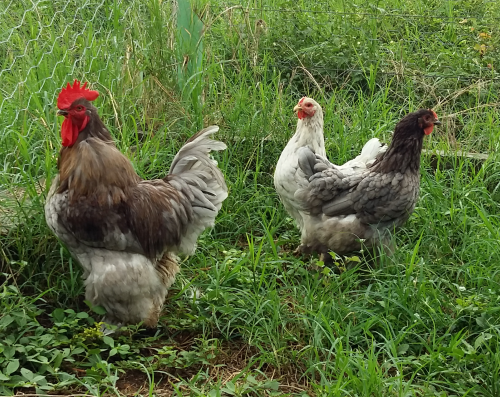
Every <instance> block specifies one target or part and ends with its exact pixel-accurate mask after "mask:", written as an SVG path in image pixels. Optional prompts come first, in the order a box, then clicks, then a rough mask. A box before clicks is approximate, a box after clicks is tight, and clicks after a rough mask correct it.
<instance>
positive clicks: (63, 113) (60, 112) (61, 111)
mask: <svg viewBox="0 0 500 397" xmlns="http://www.w3.org/2000/svg"><path fill="white" fill-rule="evenodd" d="M57 115H58V116H64V117H66V116H67V115H68V112H67V111H66V110H62V109H60V110H58V111H57Z"/></svg>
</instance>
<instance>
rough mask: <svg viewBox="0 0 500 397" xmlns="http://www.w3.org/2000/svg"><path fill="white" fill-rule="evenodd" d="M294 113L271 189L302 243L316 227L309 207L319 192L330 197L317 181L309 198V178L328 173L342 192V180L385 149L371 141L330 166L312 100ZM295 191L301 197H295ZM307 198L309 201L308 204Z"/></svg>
mask: <svg viewBox="0 0 500 397" xmlns="http://www.w3.org/2000/svg"><path fill="white" fill-rule="evenodd" d="M294 111H296V112H297V115H298V118H299V119H298V121H297V129H296V132H295V134H294V135H293V136H292V138H291V139H290V140H289V142H288V144H287V145H286V147H285V149H284V150H283V152H282V153H281V156H280V158H279V160H278V163H277V165H276V171H275V173H274V186H275V188H276V192H277V193H278V195H279V197H280V199H281V201H282V203H283V205H284V207H285V209H286V211H287V212H288V214H290V216H291V217H292V218H293V219H294V220H295V221H296V222H297V225H298V227H299V229H300V230H301V232H302V236H303V237H302V240H304V239H305V236H308V235H310V233H311V228H313V229H314V228H315V227H316V226H318V225H315V222H318V221H317V219H316V217H317V214H315V213H312V212H311V211H310V208H309V207H310V205H311V204H313V207H316V206H317V205H319V204H320V203H322V197H321V194H322V193H323V192H325V193H326V194H331V193H329V192H326V191H325V190H323V192H321V191H319V190H318V188H319V187H320V186H326V181H323V180H321V181H318V185H317V186H316V187H317V189H316V190H315V192H317V193H318V194H316V195H315V196H310V195H309V191H308V187H309V186H310V184H311V182H310V181H309V177H310V176H312V175H314V174H316V173H318V172H327V173H328V172H330V173H331V175H332V177H334V178H336V181H335V183H336V184H337V185H338V186H339V188H342V189H343V186H344V182H343V179H345V178H347V177H349V178H351V180H354V179H355V178H356V175H358V174H360V173H362V172H363V171H364V170H366V168H367V166H368V165H371V164H373V162H374V161H375V160H376V158H377V156H380V155H382V154H383V153H384V151H385V150H386V149H387V147H386V146H384V145H382V144H381V143H380V141H379V140H378V139H377V138H373V139H370V140H369V141H368V142H367V143H366V145H365V146H364V147H363V150H362V151H361V154H360V155H359V156H357V157H356V158H354V159H352V160H350V161H348V162H347V163H345V164H344V165H341V166H338V165H335V164H332V163H330V162H329V161H328V160H327V159H326V151H325V141H324V132H323V111H322V109H321V106H320V105H319V104H318V103H317V102H316V101H314V100H313V99H311V98H307V97H304V98H302V99H301V100H300V101H299V103H298V104H297V106H295V108H294ZM332 183H334V182H333V180H332ZM332 186H333V185H332ZM298 191H300V192H302V193H300V194H297V192H298ZM309 198H310V199H311V200H312V202H311V203H309V202H308V199H309ZM311 217H313V218H314V219H311Z"/></svg>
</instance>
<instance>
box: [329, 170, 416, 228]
mask: <svg viewBox="0 0 500 397" xmlns="http://www.w3.org/2000/svg"><path fill="white" fill-rule="evenodd" d="M419 182H420V180H419V175H418V174H415V173H413V172H409V171H408V172H406V173H405V174H402V173H400V172H396V171H392V172H389V173H377V172H367V173H365V174H364V175H363V179H362V180H361V181H360V182H359V184H357V185H356V186H355V187H354V188H352V189H350V190H349V191H346V192H343V193H342V194H340V195H339V196H338V197H335V198H334V199H333V200H330V201H328V202H324V204H323V207H322V209H323V213H324V214H325V215H328V216H338V215H349V214H355V215H356V216H357V217H358V218H359V219H360V220H362V221H363V222H365V223H370V224H377V223H385V222H393V221H395V220H398V221H401V222H404V221H405V220H406V219H407V218H408V217H409V215H410V214H411V213H412V212H413V209H414V207H415V203H416V201H417V198H418V193H419Z"/></svg>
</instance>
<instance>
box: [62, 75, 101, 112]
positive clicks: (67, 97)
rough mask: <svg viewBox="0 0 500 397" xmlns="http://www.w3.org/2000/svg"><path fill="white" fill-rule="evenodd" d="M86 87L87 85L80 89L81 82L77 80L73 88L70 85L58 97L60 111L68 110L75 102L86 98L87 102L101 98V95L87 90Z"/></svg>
mask: <svg viewBox="0 0 500 397" xmlns="http://www.w3.org/2000/svg"><path fill="white" fill-rule="evenodd" d="M86 86H87V83H85V84H84V85H83V86H82V87H80V82H79V81H78V80H76V79H75V81H74V82H73V86H71V85H70V84H69V83H68V85H67V86H66V87H65V88H63V89H62V90H61V92H60V93H59V96H58V97H57V107H58V108H59V109H67V108H69V107H70V106H71V104H72V103H73V102H74V101H76V100H77V99H80V98H85V99H86V100H87V101H93V100H95V99H96V98H97V97H98V96H99V93H98V92H97V91H92V90H89V89H88V88H85V87H86Z"/></svg>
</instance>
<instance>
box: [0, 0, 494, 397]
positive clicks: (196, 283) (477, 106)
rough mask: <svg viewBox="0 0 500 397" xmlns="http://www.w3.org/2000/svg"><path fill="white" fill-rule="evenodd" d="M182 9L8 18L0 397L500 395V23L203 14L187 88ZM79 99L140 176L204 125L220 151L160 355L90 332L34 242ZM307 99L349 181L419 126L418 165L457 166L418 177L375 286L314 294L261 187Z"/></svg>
mask: <svg viewBox="0 0 500 397" xmlns="http://www.w3.org/2000/svg"><path fill="white" fill-rule="evenodd" d="M170 4H171V3H170V2H166V1H163V2H160V1H157V0H148V1H139V0H130V1H129V0H127V1H125V0H121V1H120V0H115V1H112V0H84V1H81V0H80V1H73V0H53V1H50V2H49V1H33V2H32V1H27V0H20V1H11V2H9V1H6V2H5V6H4V8H3V10H0V205H1V207H0V222H1V224H0V264H1V266H2V278H1V281H0V282H1V289H0V307H1V310H0V313H1V314H0V394H1V395H9V394H11V393H12V392H13V391H14V390H18V391H24V392H30V391H31V392H37V393H42V394H43V393H46V392H47V391H49V390H53V389H56V390H58V391H59V392H61V393H63V394H81V393H86V394H87V395H93V396H94V395H95V396H104V395H118V396H128V395H137V396H139V395H141V396H167V395H168V396H170V395H177V396H182V395H191V396H266V395H267V396H278V395H294V396H305V395H309V396H367V397H368V396H377V397H378V396H401V397H402V396H440V397H441V396H492V397H494V396H498V395H500V351H499V349H498V346H499V342H500V320H499V318H500V302H499V299H500V298H499V296H500V285H499V281H500V274H499V270H498V264H499V263H500V231H499V230H500V205H499V202H500V166H499V165H498V162H497V157H496V155H495V153H496V152H498V150H499V142H500V129H499V128H498V126H499V122H500V121H499V115H500V113H499V106H498V102H499V101H498V100H499V98H498V96H499V94H498V93H499V88H500V75H499V74H498V73H497V72H496V70H497V68H498V67H499V66H500V28H499V24H498V16H499V15H500V3H498V2H495V1H489V2H488V1H476V0H467V1H445V2H441V1H432V0H430V1H427V0H414V1H410V0H383V1H382V0H381V1H379V2H378V3H377V4H376V5H374V4H373V3H372V2H364V1H360V0H354V1H342V2H341V1H335V0H326V1H323V2H318V3H314V2H300V1H299V2H296V1H295V2H291V1H286V0H270V1H268V2H252V1H251V2H247V3H244V6H243V8H242V7H234V8H231V6H233V5H236V3H235V4H233V3H222V2H219V1H213V2H211V3H210V4H208V3H206V2H203V3H201V2H200V3H199V4H196V7H195V8H196V10H197V12H198V15H199V16H200V17H201V19H202V20H203V21H204V23H205V27H206V28H205V31H204V36H203V39H202V41H200V44H201V43H202V48H203V58H202V59H200V58H199V57H198V56H199V55H196V64H192V65H190V67H189V68H186V69H182V62H183V59H181V58H182V55H183V54H182V51H179V49H182V48H185V49H186V51H189V52H190V53H192V54H197V52H196V50H195V47H193V45H192V44H193V43H186V42H183V43H181V44H179V40H180V39H179V36H180V35H179V33H178V31H177V30H176V19H175V18H174V17H173V15H174V14H173V13H172V10H171V8H170V7H171V6H170ZM181 4H184V2H181ZM247 7H248V9H247ZM301 10H302V11H301ZM303 10H308V12H303ZM181 15H182V18H181V19H182V20H183V21H184V22H183V23H185V24H186V25H188V24H189V23H188V22H186V21H187V20H186V14H185V13H183V14H181ZM176 32H177V33H176ZM181 36H183V40H186V37H187V36H186V35H182V34H181ZM194 39H196V37H195V38H194ZM194 39H193V40H194ZM198 40H199V38H198ZM198 40H197V41H198ZM176 43H177V45H176ZM483 45H484V47H481V46H483ZM182 46H184V47H182ZM200 68H201V72H200ZM457 76H459V77H457ZM74 78H79V79H82V80H86V81H89V82H90V83H91V86H92V88H94V89H97V90H99V91H100V93H101V96H100V97H99V99H97V101H96V102H95V104H96V106H97V107H98V108H99V111H100V115H101V117H102V119H103V120H104V122H105V123H106V125H107V126H108V127H109V128H110V130H111V132H112V134H113V135H114V137H115V139H116V142H117V144H118V146H119V148H120V149H121V150H122V151H123V152H125V153H127V155H128V156H129V157H130V159H131V161H132V163H133V164H134V166H135V167H136V170H137V172H138V173H139V174H140V175H141V176H142V177H144V178H154V177H158V176H161V175H164V174H165V172H166V171H167V170H168V168H169V165H170V161H171V160H172V158H173V156H174V155H175V153H176V151H177V150H178V149H179V148H180V146H181V145H182V143H183V141H185V140H186V139H187V137H189V136H190V135H191V134H192V133H194V132H195V131H196V130H197V129H198V128H200V127H201V126H202V125H208V124H212V123H215V124H218V125H219V126H220V127H221V131H220V133H219V134H218V137H219V138H220V139H221V140H223V141H225V142H226V143H227V145H228V149H227V150H226V151H225V152H223V153H220V154H217V155H216V157H217V160H218V162H219V166H220V168H221V169H222V170H223V172H224V174H225V176H226V180H227V182H228V186H229V189H230V196H229V198H228V199H227V200H226V201H225V203H224V206H223V209H222V211H221V213H220V215H219V217H218V219H217V223H216V226H215V228H214V229H213V230H209V231H207V232H206V233H204V234H203V235H202V236H201V238H200V240H199V247H198V250H197V252H196V254H195V255H194V256H192V257H190V258H187V259H186V260H185V261H184V262H183V263H182V266H181V267H182V271H181V273H180V275H179V277H178V279H177V281H176V282H175V284H174V286H173V287H172V289H171V291H170V293H169V296H168V299H167V302H166V305H165V310H164V313H163V316H162V318H161V321H160V327H159V328H158V330H157V331H156V332H153V333H151V332H149V333H147V332H144V331H141V330H139V329H138V328H137V327H131V329H130V333H128V334H125V335H121V336H115V337H114V338H111V337H103V336H102V335H101V334H100V333H99V331H98V329H99V325H98V323H97V324H96V321H99V319H100V317H101V314H102V313H101V311H100V310H99V308H94V309H93V310H91V309H89V307H88V306H87V305H86V304H85V303H84V302H83V283H82V281H81V270H80V267H79V265H78V264H77V263H76V262H74V261H73V260H72V259H71V257H70V255H69V254H68V252H67V251H66V250H65V249H64V248H62V247H61V246H60V244H59V243H58V242H57V240H56V238H55V237H54V236H53V235H52V233H51V232H50V231H49V229H48V228H47V226H46V223H45V219H44V216H43V203H44V200H45V194H46V192H47V190H48V186H47V184H46V181H50V180H51V179H52V178H53V176H54V175H55V173H56V172H57V170H56V159H57V152H58V148H59V146H60V138H59V130H60V120H58V119H57V117H56V115H55V103H56V97H57V94H58V92H59V90H60V88H61V87H62V86H63V85H64V84H65V83H66V82H67V81H70V80H72V79H74ZM199 93H201V96H200V95H199ZM306 94H307V95H309V96H312V97H314V98H316V99H317V100H318V101H319V102H320V103H321V104H322V106H323V108H324V110H325V131H326V145H327V152H328V154H329V156H330V159H331V160H332V161H334V162H336V163H342V162H344V161H346V160H348V159H350V158H352V156H354V155H356V154H357V153H358V152H359V150H360V149H361V147H362V145H363V143H364V142H365V141H366V140H367V139H369V138H371V137H373V136H377V137H379V138H381V139H383V140H384V141H389V140H390V137H391V131H392V130H393V128H394V125H395V123H396V122H397V121H398V120H399V119H400V118H401V117H402V116H403V115H404V114H406V113H408V112H409V111H413V110H416V109H418V108H420V107H424V106H426V107H432V108H433V109H435V110H436V112H437V113H438V115H439V117H440V119H441V120H442V121H443V125H442V126H440V127H439V128H437V129H436V130H435V131H434V133H433V134H432V135H431V136H429V137H427V138H426V140H425V148H426V149H427V150H434V149H438V150H444V151H445V152H446V153H447V154H448V155H447V156H443V157H439V156H437V157H431V156H429V155H424V156H423V161H422V180H421V193H420V200H419V202H418V204H417V208H416V209H415V212H414V214H413V215H412V217H411V218H410V220H409V221H408V222H407V224H406V225H405V226H404V228H402V229H401V230H400V231H399V233H398V234H397V236H396V240H397V243H398V249H397V251H396V252H395V254H394V256H392V257H385V256H382V257H381V258H380V265H379V266H377V267H371V266H370V265H368V264H367V263H365V262H364V261H362V262H361V263H359V264H357V265H356V266H355V267H354V268H352V269H348V270H346V271H344V272H343V273H341V274H340V275H335V274H333V273H331V272H328V271H325V272H323V273H324V274H323V273H321V272H318V271H317V270H313V268H312V267H311V266H310V265H311V263H312V262H314V259H311V260H309V259H304V261H303V260H300V259H297V258H295V257H294V256H293V255H292V254H291V250H292V249H293V248H295V246H296V245H297V244H298V242H299V234H298V232H297V230H296V228H295V226H294V224H293V222H292V221H291V219H290V218H288V217H287V215H286V213H285V211H284V209H283V207H282V205H281V204H280V202H279V200H278V198H277V196H276V194H275V192H274V189H273V184H272V174H273V172H274V166H275V164H276V162H277V159H278V157H279V154H280V152H281V150H282V149H283V147H284V146H285V144H286V142H287V140H288V138H289V137H290V136H291V135H292V134H293V132H294V130H295V124H296V118H295V116H294V114H293V112H292V109H293V106H294V105H295V104H296V102H297V100H298V99H299V98H300V97H301V96H303V95H306ZM200 98H201V100H200ZM457 150H465V151H470V152H482V153H489V154H491V156H490V158H489V159H488V160H486V161H484V162H479V161H476V160H471V159H466V158H463V157H461V156H458V155H456V154H455V152H456V151H457ZM436 166H437V167H436ZM361 257H362V256H361Z"/></svg>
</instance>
